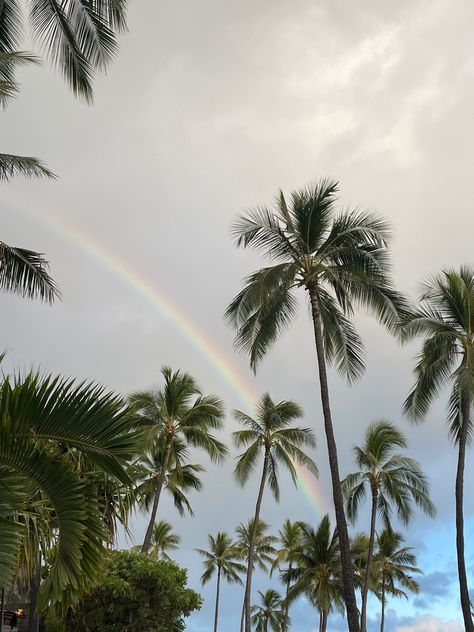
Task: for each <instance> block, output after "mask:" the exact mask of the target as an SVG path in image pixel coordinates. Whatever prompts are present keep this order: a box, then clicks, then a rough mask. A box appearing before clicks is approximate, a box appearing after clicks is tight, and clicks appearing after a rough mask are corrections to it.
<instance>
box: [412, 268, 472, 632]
mask: <svg viewBox="0 0 474 632" xmlns="http://www.w3.org/2000/svg"><path fill="white" fill-rule="evenodd" d="M419 300H420V303H419V306H418V307H417V308H415V309H414V310H413V311H412V313H411V314H410V315H409V316H408V317H407V319H406V324H405V336H406V337H407V338H408V339H410V338H413V337H414V336H418V335H420V336H422V337H423V338H424V341H423V345H422V348H421V352H420V354H419V356H418V361H417V364H416V366H415V370H414V372H415V384H414V386H413V388H412V390H411V392H410V393H409V395H408V397H407V399H406V401H405V405H404V410H405V412H406V413H407V414H408V415H409V416H410V417H411V418H412V419H413V420H414V421H417V420H420V419H422V418H423V417H424V416H425V415H426V413H427V412H428V409H429V406H430V404H431V402H432V401H433V399H434V398H435V396H436V395H437V394H438V393H439V392H440V390H441V388H442V387H443V385H444V384H446V383H450V385H451V396H450V399H449V405H448V424H449V432H450V435H451V437H452V438H453V439H454V441H455V442H456V443H457V444H458V463H457V471H456V483H455V502H456V552H457V561H458V577H459V591H460V599H461V608H462V612H463V618H464V626H465V628H466V631H467V632H474V624H473V620H472V615H471V606H470V599H469V586H468V582H467V572H466V562H465V557H464V469H465V459H466V446H467V444H468V442H469V440H470V438H471V435H472V421H471V410H472V404H473V401H474V269H473V268H471V267H468V266H461V268H460V269H459V271H457V270H446V271H444V272H443V273H442V274H440V275H438V276H435V277H432V278H429V279H428V280H427V281H426V282H425V283H424V284H423V286H422V291H421V295H420V299H419Z"/></svg>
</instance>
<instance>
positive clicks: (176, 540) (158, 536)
mask: <svg viewBox="0 0 474 632" xmlns="http://www.w3.org/2000/svg"><path fill="white" fill-rule="evenodd" d="M180 544H181V538H180V536H179V535H177V534H176V533H173V527H172V526H171V525H170V523H169V522H166V520H160V521H159V522H156V523H155V524H154V526H153V535H152V538H151V548H150V550H149V552H148V555H149V556H150V557H151V558H153V559H154V560H168V561H170V560H171V558H170V556H169V555H168V553H167V551H175V550H176V549H178V548H179V545H180ZM141 548H142V547H141V546H140V545H138V546H134V547H132V550H134V551H137V552H140V550H141Z"/></svg>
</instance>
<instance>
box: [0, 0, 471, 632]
mask: <svg viewBox="0 0 474 632" xmlns="http://www.w3.org/2000/svg"><path fill="white" fill-rule="evenodd" d="M473 25H474V5H473V4H472V3H471V2H469V1H468V0H460V1H459V2H457V3H456V7H455V9H454V8H453V4H452V3H449V2H446V1H444V2H443V1H441V0H399V1H398V2H396V3H394V2H389V1H388V0H361V1H359V2H357V3H356V2H353V1H347V0H331V1H328V0H327V1H325V2H323V1H319V2H311V1H309V0H294V1H293V2H288V1H285V0H271V1H270V0H260V1H259V2H252V1H250V0H240V2H233V3H230V2H219V1H218V0H200V1H199V2H192V1H191V0H173V1H171V0H160V2H141V3H139V2H137V1H136V0H135V2H133V1H132V2H131V3H130V11H129V32H128V33H127V34H125V35H124V36H123V37H122V38H121V41H120V51H119V55H118V58H117V60H116V61H115V63H114V64H113V65H112V66H110V69H109V71H108V73H107V75H106V76H100V77H98V79H97V82H96V87H95V102H94V105H93V106H92V107H91V106H87V105H85V104H84V103H81V102H80V101H77V100H75V99H74V98H73V96H72V95H71V93H70V92H69V91H68V89H67V88H66V86H65V85H64V83H63V82H62V80H61V78H60V77H59V76H58V74H57V73H55V72H54V71H53V70H52V69H51V68H50V67H49V66H48V64H45V65H44V66H43V67H41V68H34V69H25V70H24V71H22V73H21V76H20V79H21V82H22V89H21V93H20V95H19V97H18V98H17V99H16V101H15V102H14V103H13V104H11V105H10V106H9V107H8V109H7V110H6V111H5V112H4V113H2V117H1V119H0V129H1V139H2V151H3V152H9V153H18V154H23V155H33V156H38V157H41V158H42V159H43V160H44V161H45V162H46V163H47V164H48V166H49V167H50V168H51V169H52V170H53V171H54V172H55V173H56V174H57V175H58V180H57V181H24V180H21V179H16V180H14V181H12V182H11V183H10V184H3V185H2V190H1V193H0V195H1V207H0V208H1V215H2V235H1V239H2V240H3V241H5V242H6V243H9V244H11V245H15V246H22V247H25V248H31V249H34V250H39V251H41V252H44V253H46V256H47V258H48V259H49V261H50V262H51V274H52V276H53V277H54V278H55V279H56V280H57V282H58V283H59V285H60V287H61V290H62V294H63V299H62V301H61V302H60V303H56V304H55V305H54V306H53V307H48V306H45V305H41V304H35V303H33V302H27V301H25V300H22V299H20V298H17V297H14V296H7V295H4V296H2V299H1V301H2V346H3V347H6V348H8V349H9V351H10V353H9V356H8V359H7V361H6V365H7V368H9V369H13V368H15V369H21V370H25V371H26V370H28V369H29V368H30V367H35V368H41V369H43V370H45V371H51V372H53V373H61V374H65V375H68V376H77V377H78V378H81V379H83V378H87V379H93V380H97V381H99V382H102V383H104V384H106V385H107V386H109V387H110V388H111V389H114V390H117V391H118V392H121V393H123V394H127V393H130V392H131V391H133V390H135V389H138V388H146V387H150V386H154V385H158V384H159V382H160V369H161V367H162V366H163V365H170V366H172V367H174V368H180V369H182V370H185V371H188V372H190V373H191V374H193V375H194V376H195V377H196V379H197V381H198V383H199V384H200V386H201V388H202V390H203V392H204V393H215V394H217V395H219V396H221V397H222V398H223V399H224V401H225V404H226V411H227V415H226V423H225V429H224V431H223V432H222V433H221V438H222V439H223V440H225V441H226V442H227V443H228V444H229V445H230V444H231V433H232V432H233V431H234V430H235V429H236V425H235V423H234V421H233V419H232V414H231V413H232V410H233V409H234V408H239V409H243V410H245V411H247V412H251V402H252V399H254V398H255V397H257V396H258V395H260V394H261V393H263V392H265V391H269V392H270V393H271V395H272V397H273V398H274V399H292V400H294V401H296V402H298V403H300V404H301V406H302V407H303V409H304V412H305V416H304V423H305V425H308V426H311V427H312V428H314V430H315V432H316V435H317V439H318V447H317V449H316V451H315V453H314V455H313V456H314V458H315V459H316V461H317V463H318V466H319V470H320V478H319V481H318V483H317V484H316V483H315V482H313V491H311V492H309V493H308V492H305V491H304V490H303V489H302V484H301V482H300V485H299V488H298V490H297V491H295V489H294V488H293V486H292V484H291V482H290V481H289V480H288V479H287V478H285V476H284V475H282V479H283V480H282V498H281V502H280V504H279V505H276V504H275V502H274V501H273V499H272V498H271V496H270V495H269V494H267V495H266V496H265V497H264V503H263V518H264V519H265V520H266V521H267V522H268V523H269V524H271V525H272V531H273V533H277V531H278V528H279V527H280V526H281V524H282V522H283V520H284V519H286V518H291V519H292V520H297V519H303V520H306V521H308V522H310V523H312V524H314V525H315V526H316V525H317V524H318V522H319V521H320V519H321V517H322V516H323V515H324V513H326V512H327V511H329V512H330V511H331V509H330V507H331V500H330V498H331V492H330V483H329V475H328V463H327V456H326V452H325V448H324V435H323V428H322V415H321V409H320V403H319V396H318V389H317V383H316V361H315V355H314V348H313V342H312V339H311V329H310V323H309V319H308V317H307V306H306V305H305V303H304V297H303V296H302V297H301V301H302V302H301V310H300V313H299V316H298V319H297V322H296V323H295V324H294V325H293V326H292V328H291V329H290V330H289V331H288V333H287V334H285V335H284V336H283V337H282V338H281V339H280V340H279V341H278V343H277V344H276V345H275V347H274V348H273V349H272V351H271V352H270V353H269V354H268V357H267V358H266V360H265V361H264V362H263V363H262V365H261V367H260V368H259V370H258V372H257V375H256V376H253V374H252V373H251V372H250V370H249V367H248V361H247V359H246V358H245V357H242V356H240V355H238V354H236V353H235V352H234V351H233V345H232V342H233V332H232V331H231V330H230V329H229V327H228V326H227V325H226V324H225V322H224V319H223V313H224V310H225V307H226V305H227V303H228V302H229V301H230V299H231V298H232V297H233V296H234V294H236V293H237V291H238V290H239V288H240V284H241V280H242V278H243V277H244V276H245V275H246V274H248V273H250V272H251V271H252V270H254V269H256V268H258V267H259V266H260V265H261V264H262V260H261V259H260V258H258V257H257V256H256V255H255V254H254V253H251V252H246V251H239V250H237V249H235V248H234V246H233V244H232V240H231V238H230V234H229V233H230V230H229V229H230V224H231V222H232V220H233V219H234V218H235V216H236V215H237V214H239V213H241V212H243V211H245V210H246V209H248V208H250V207H252V206H255V205H258V204H270V203H271V202H272V200H273V197H274V196H275V194H276V193H277V192H278V190H279V189H280V188H281V189H283V190H284V191H285V192H290V191H291V190H293V189H296V188H298V187H301V186H303V185H305V184H307V183H310V182H313V181H315V180H316V179H317V178H320V177H325V176H327V177H332V178H335V179H337V180H338V181H339V182H340V207H341V208H342V209H347V208H356V207H359V208H363V209H369V210H376V211H377V212H379V213H381V214H383V216H384V217H385V218H387V219H388V220H389V222H390V223H391V225H392V228H393V232H394V240H393V248H392V252H393V272H394V277H395V280H396V284H397V286H398V287H399V289H400V290H402V291H403V292H405V293H406V294H407V295H409V296H411V297H415V296H416V292H417V288H418V285H419V282H420V281H421V280H422V279H423V278H424V277H425V276H426V275H428V274H430V273H433V272H437V271H439V270H440V269H442V268H443V267H449V266H454V267H456V266H458V265H459V264H461V263H463V262H468V263H469V262H471V261H472V228H473V222H472V209H471V200H472V198H473V194H474V177H473V176H474V172H473V164H474V163H473V161H472V147H473V146H474V142H473V141H474V127H473V125H472V112H473V106H474V86H473V80H474V40H473V38H472V28H473ZM26 45H28V43H27V44H25V46H26ZM356 320H357V325H358V327H359V330H360V332H361V334H362V336H363V338H364V340H365V342H366V348H367V371H366V374H365V375H364V377H363V378H362V380H361V381H360V382H359V383H357V384H356V385H355V386H353V387H351V388H349V387H348V386H347V385H346V384H345V383H344V382H343V381H342V380H341V379H340V378H339V377H338V376H337V375H336V374H335V373H332V372H331V374H330V388H331V396H332V407H333V416H334V420H335V425H336V438H337V441H338V447H339V450H340V463H341V474H342V475H345V474H347V473H349V472H351V471H354V469H355V466H354V463H353V458H352V452H351V450H352V447H353V446H354V445H355V444H357V443H360V442H361V441H362V439H363V435H364V430H365V428H366V427H367V425H368V424H369V423H370V422H371V421H373V420H375V419H379V418H386V419H389V420H391V421H393V422H394V423H396V424H397V425H399V426H400V428H401V429H402V430H403V431H404V432H405V433H406V435H407V436H408V439H409V455H410V456H413V457H415V458H417V459H418V460H419V461H420V463H421V464H422V467H423V469H424V470H425V472H426V473H427V475H428V476H429V478H430V482H431V489H432V498H433V500H434V502H435V503H436V506H437V509H438V518H437V519H436V520H435V521H434V520H430V519H428V518H426V517H424V516H422V515H417V516H416V518H415V520H414V521H413V522H412V524H411V525H410V527H409V529H408V530H406V532H405V537H406V541H407V544H408V545H410V546H413V547H414V548H415V551H416V554H417V558H418V564H419V566H420V567H421V568H422V569H423V570H424V573H425V574H424V576H423V577H422V578H421V579H420V585H421V587H422V592H421V593H420V595H418V596H414V597H411V598H410V600H409V601H408V602H404V601H401V600H395V601H390V602H389V605H388V614H387V626H386V630H387V632H460V630H461V629H462V626H461V623H460V620H461V618H460V609H459V605H458V598H457V593H456V561H455V549H454V525H453V522H454V500H453V496H454V493H453V490H454V473H455V465H456V453H455V450H454V448H453V446H452V444H451V443H450V442H449V439H448V435H447V430H446V427H445V423H444V419H445V412H446V407H445V405H446V394H445V393H444V394H443V396H442V397H440V398H439V400H438V401H437V402H436V404H435V405H434V406H433V407H432V409H431V411H430V413H429V415H428V416H427V419H426V421H425V423H424V424H421V425H419V426H416V427H414V426H412V425H410V423H409V422H408V421H407V420H406V419H405V418H403V416H402V412H401V407H402V403H403V400H404V398H405V397H406V394H407V392H408V390H409V388H410V385H411V383H412V379H413V378H412V374H411V371H412V367H413V362H414V360H413V358H414V355H415V354H416V352H417V348H418V344H417V343H413V344H411V345H408V346H406V347H403V348H401V347H400V346H399V345H398V344H397V343H396V342H395V341H394V340H393V339H392V338H391V337H390V336H389V335H388V334H387V333H386V332H385V331H384V330H383V329H382V328H381V326H379V325H378V324H377V323H376V322H375V320H374V319H373V318H371V317H370V316H369V315H367V314H359V315H358V316H357V319H356ZM235 456H236V452H235V450H232V455H231V458H229V460H228V461H227V462H226V463H225V465H224V466H223V467H221V468H220V467H218V466H214V465H212V464H210V463H209V462H208V461H207V459H206V458H205V457H204V456H203V455H202V453H199V452H197V451H196V452H193V460H195V461H196V462H200V463H203V464H205V466H206V469H207V472H206V474H205V475H204V485H205V487H204V491H203V492H202V493H201V494H199V495H194V496H193V497H192V505H193V508H194V512H195V517H194V518H189V517H188V518H185V519H182V518H180V517H179V515H178V514H177V513H176V511H175V510H174V508H173V507H172V505H171V504H170V503H169V502H168V500H166V501H165V502H163V505H162V507H161V508H160V516H159V517H160V518H163V519H167V520H169V521H170V522H172V524H173V526H174V528H175V530H176V531H177V532H178V533H179V534H180V535H181V537H182V539H183V543H182V548H181V550H180V551H179V552H178V553H177V554H176V559H177V561H178V562H179V563H180V564H182V565H184V566H186V567H187V568H188V569H189V583H190V585H191V586H192V587H193V588H195V589H197V590H199V591H200V592H201V593H202V595H203V596H204V605H203V608H202V610H201V611H200V612H198V613H196V614H194V615H193V616H192V617H191V618H190V619H189V620H188V624H187V630H189V632H204V631H207V630H209V629H210V627H211V623H210V622H211V617H212V610H213V598H214V585H208V586H206V587H205V588H204V589H202V590H201V587H200V583H199V577H200V574H201V572H202V566H201V561H200V559H199V558H198V556H197V554H196V553H195V552H194V549H195V548H197V547H201V548H202V547H205V546H206V544H207V534H208V533H216V532H217V531H222V530H225V531H228V532H229V533H233V531H234V529H235V527H236V526H237V524H238V523H239V522H241V521H246V520H247V519H248V518H249V517H250V515H251V514H252V510H253V504H254V501H255V496H256V491H257V490H256V484H257V479H256V478H253V479H251V480H250V482H249V484H248V486H247V487H246V488H245V489H240V488H239V487H238V486H237V485H236V484H235V482H234V481H233V478H232V469H233V459H234V458H235ZM473 472H474V470H473V466H472V455H471V454H469V455H468V463H467V471H466V557H467V561H468V570H469V573H470V579H471V584H472V582H473V581H474V577H473V574H472V567H473V562H474V547H473V535H474V515H473V512H474V500H473V498H472V494H471V488H470V481H471V480H472V475H473ZM145 524H146V522H145V519H144V517H143V516H136V517H135V518H134V520H133V526H134V533H135V535H136V541H137V542H139V541H140V538H141V537H142V536H143V534H144V529H145ZM354 528H355V529H357V530H363V529H367V528H368V519H367V513H366V512H365V513H362V514H361V518H360V520H359V522H358V523H357V525H355V527H354ZM121 544H122V545H123V546H129V545H130V543H126V542H125V541H123V542H122V543H121ZM273 584H275V581H273ZM269 586H270V581H269V580H268V579H267V578H266V577H264V576H262V575H257V578H256V580H255V582H254V587H255V589H258V590H266V588H267V587H269ZM241 599H242V590H241V589H240V588H238V587H228V586H225V587H224V589H223V597H222V610H221V629H223V630H234V629H237V620H238V617H239V612H240V607H241ZM378 621H379V605H378V604H377V602H371V608H370V631H371V632H374V631H375V630H377V629H378ZM316 627H317V616H316V613H315V611H314V610H312V609H311V607H310V606H309V605H308V604H306V603H304V602H303V601H301V602H299V603H298V604H297V605H295V608H294V610H293V629H294V631H295V632H313V630H315V629H316ZM344 629H345V627H344V622H343V621H342V620H341V619H340V618H338V617H337V616H335V615H334V616H331V618H330V620H329V630H330V632H337V631H338V630H344Z"/></svg>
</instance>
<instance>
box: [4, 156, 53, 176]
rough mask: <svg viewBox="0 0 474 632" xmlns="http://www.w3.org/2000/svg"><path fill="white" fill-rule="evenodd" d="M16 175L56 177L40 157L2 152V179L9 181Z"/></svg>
mask: <svg viewBox="0 0 474 632" xmlns="http://www.w3.org/2000/svg"><path fill="white" fill-rule="evenodd" d="M14 176H24V177H26V178H55V177H56V176H55V175H54V173H53V172H52V171H50V169H48V167H47V166H46V165H45V164H44V162H42V161H41V160H38V158H32V157H30V156H14V155H13V154H0V181H1V180H7V181H8V180H10V179H11V178H13V177H14Z"/></svg>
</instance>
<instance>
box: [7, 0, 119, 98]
mask: <svg viewBox="0 0 474 632" xmlns="http://www.w3.org/2000/svg"><path fill="white" fill-rule="evenodd" d="M126 6H127V1H126V0H90V1H88V2H85V1H84V0H62V1H60V0H48V2H44V1H43V0H33V1H32V2H31V3H30V5H29V16H28V17H29V23H30V26H31V29H32V32H33V36H34V38H35V40H36V41H37V42H38V44H39V46H40V48H41V49H42V50H44V51H46V54H47V56H48V58H49V60H50V61H51V63H52V64H53V65H54V66H56V67H58V68H59V70H60V72H61V74H62V75H63V77H64V78H65V80H66V81H67V83H68V84H69V86H70V88H71V89H72V91H73V93H74V94H75V95H76V96H81V97H83V98H84V99H85V100H86V101H88V102H90V101H91V100H92V81H93V78H94V75H95V72H96V71H98V70H99V71H105V70H106V68H107V66H108V65H109V63H110V62H111V61H112V60H113V59H114V57H115V55H116V53H117V34H119V33H122V32H124V31H125V30H126V28H127V25H126ZM22 8H23V7H22V5H21V4H20V3H18V2H12V0H2V1H1V2H0V53H12V52H17V51H18V50H19V47H20V45H21V41H22V36H23V30H24V29H23V11H22Z"/></svg>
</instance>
